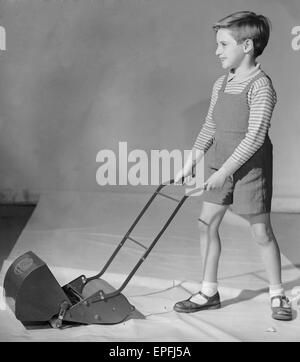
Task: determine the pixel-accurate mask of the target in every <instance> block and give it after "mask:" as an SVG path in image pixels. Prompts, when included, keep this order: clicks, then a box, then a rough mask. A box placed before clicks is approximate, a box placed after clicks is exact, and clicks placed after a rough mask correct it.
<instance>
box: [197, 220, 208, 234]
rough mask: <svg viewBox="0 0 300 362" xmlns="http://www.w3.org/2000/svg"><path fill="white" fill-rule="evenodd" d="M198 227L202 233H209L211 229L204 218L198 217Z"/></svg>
mask: <svg viewBox="0 0 300 362" xmlns="http://www.w3.org/2000/svg"><path fill="white" fill-rule="evenodd" d="M198 227H199V230H200V232H201V233H207V232H208V229H209V223H208V222H207V221H205V220H203V219H202V218H200V217H199V219H198Z"/></svg>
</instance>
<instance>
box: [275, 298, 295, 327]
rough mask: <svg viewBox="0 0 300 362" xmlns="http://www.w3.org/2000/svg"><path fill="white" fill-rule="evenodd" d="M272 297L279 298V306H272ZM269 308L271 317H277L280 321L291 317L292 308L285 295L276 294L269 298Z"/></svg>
mask: <svg viewBox="0 0 300 362" xmlns="http://www.w3.org/2000/svg"><path fill="white" fill-rule="evenodd" d="M274 299H278V300H279V306H277V307H273V306H272V302H273V300H274ZM271 309H272V318H274V319H278V320H281V321H290V320H292V318H293V313H292V308H291V306H290V304H289V300H288V298H287V297H286V296H285V295H276V296H275V297H272V298H271Z"/></svg>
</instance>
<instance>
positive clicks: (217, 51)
mask: <svg viewBox="0 0 300 362" xmlns="http://www.w3.org/2000/svg"><path fill="white" fill-rule="evenodd" d="M220 54H221V50H220V48H219V47H217V49H216V55H220Z"/></svg>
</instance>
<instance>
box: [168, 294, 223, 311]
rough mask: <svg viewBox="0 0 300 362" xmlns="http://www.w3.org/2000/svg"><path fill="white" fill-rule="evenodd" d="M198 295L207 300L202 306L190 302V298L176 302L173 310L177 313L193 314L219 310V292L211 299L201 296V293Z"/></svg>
mask: <svg viewBox="0 0 300 362" xmlns="http://www.w3.org/2000/svg"><path fill="white" fill-rule="evenodd" d="M199 294H200V295H201V296H202V297H203V298H205V299H206V300H207V302H206V303H204V304H197V303H194V302H192V301H191V300H190V299H191V298H192V297H193V296H190V297H189V299H186V300H183V301H181V302H177V303H176V304H175V305H174V310H175V311H176V312H179V313H194V312H198V311H200V310H207V309H218V308H221V302H220V295H219V292H217V293H216V294H215V295H213V296H212V297H208V296H207V295H205V294H203V293H202V292H201V291H200V292H199Z"/></svg>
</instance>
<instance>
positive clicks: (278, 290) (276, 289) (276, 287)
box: [269, 284, 285, 307]
mask: <svg viewBox="0 0 300 362" xmlns="http://www.w3.org/2000/svg"><path fill="white" fill-rule="evenodd" d="M269 294H270V298H272V297H275V296H277V295H282V296H284V295H285V293H284V289H283V286H282V284H273V285H270V286H269ZM279 306H280V301H279V300H278V299H274V300H273V301H272V307H279ZM284 306H285V303H284Z"/></svg>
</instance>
